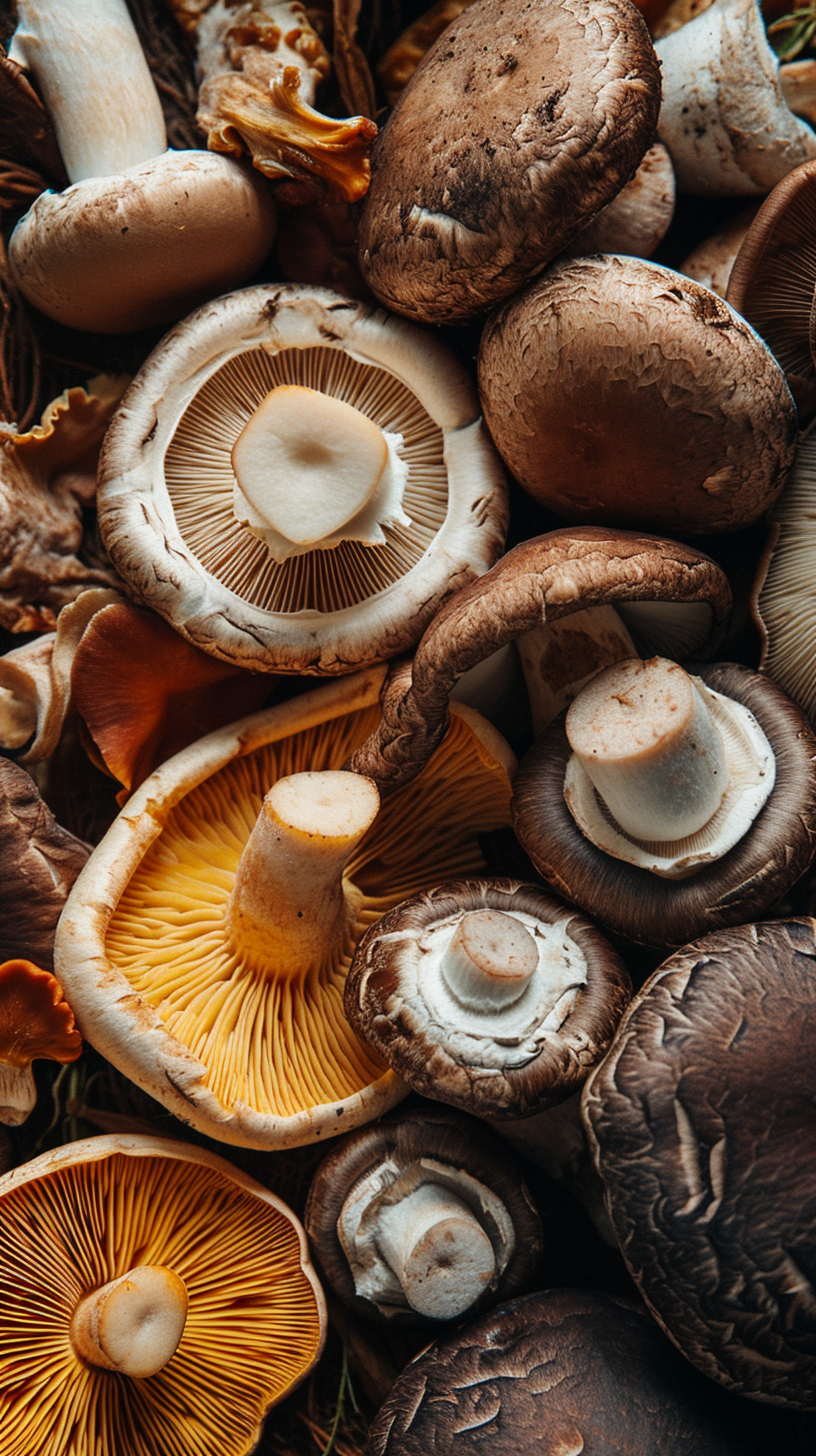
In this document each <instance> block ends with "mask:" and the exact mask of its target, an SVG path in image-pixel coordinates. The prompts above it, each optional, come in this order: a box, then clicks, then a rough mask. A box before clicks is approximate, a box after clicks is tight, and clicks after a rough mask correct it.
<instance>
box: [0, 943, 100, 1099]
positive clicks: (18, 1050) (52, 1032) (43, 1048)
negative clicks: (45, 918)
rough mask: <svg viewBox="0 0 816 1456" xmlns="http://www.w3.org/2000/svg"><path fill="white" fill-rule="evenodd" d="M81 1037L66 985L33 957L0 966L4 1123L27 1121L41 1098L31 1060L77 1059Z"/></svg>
mask: <svg viewBox="0 0 816 1456" xmlns="http://www.w3.org/2000/svg"><path fill="white" fill-rule="evenodd" d="M81 1052H82V1037H81V1036H80V1034H79V1032H78V1031H77V1028H76V1026H75V1025H74V1013H73V1011H72V1010H71V1008H70V1006H69V1005H68V1002H67V1001H66V1000H65V997H64V995H63V991H62V986H61V985H60V983H59V981H58V980H57V978H56V976H52V975H51V972H50V971H41V970H40V968H39V966H35V965H33V964H32V963H31V961H21V960H14V961H4V963H3V964H2V965H0V1122H4V1123H7V1124H8V1125H9V1126H11V1127H15V1126H17V1125H18V1124H19V1123H21V1122H25V1120H26V1118H27V1117H28V1114H29V1113H30V1112H32V1111H33V1109H34V1107H35V1105H36V1101H37V1088H36V1084H35V1082H34V1075H33V1072H32V1070H31V1063H32V1062H33V1061H35V1060H36V1059H38V1058H40V1057H47V1058H49V1059H50V1060H51V1061H54V1062H63V1063H68V1062H75V1061H76V1059H77V1057H78V1056H79V1055H80V1054H81Z"/></svg>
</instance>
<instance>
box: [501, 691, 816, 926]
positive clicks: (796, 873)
mask: <svg viewBox="0 0 816 1456" xmlns="http://www.w3.org/2000/svg"><path fill="white" fill-rule="evenodd" d="M694 673H695V676H697V677H699V678H700V679H701V681H702V682H703V683H704V684H705V685H706V686H707V687H708V688H710V689H711V690H712V691H714V692H717V693H721V694H723V696H724V697H726V698H730V699H732V700H733V701H734V702H736V703H739V704H742V705H743V706H744V707H745V708H747V709H748V710H749V712H750V713H751V714H752V715H753V717H754V719H756V722H757V723H758V724H759V727H760V728H761V729H762V731H763V733H764V735H765V737H766V738H767V740H768V742H769V744H770V746H771V749H772V750H773V755H774V758H775V765H776V768H775V772H776V779H775V783H774V787H773V790H772V792H771V794H770V796H769V797H768V798H767V799H766V801H765V803H764V805H763V806H762V808H760V810H759V812H758V813H757V814H756V817H755V818H754V819H753V822H752V824H751V827H750V828H749V829H748V831H747V833H745V834H744V835H743V836H742V838H740V839H739V840H738V842H737V843H736V844H735V845H734V847H733V848H732V849H730V850H729V851H728V852H727V853H726V854H725V855H724V856H723V857H722V858H720V859H715V860H714V861H713V862H708V863H705V862H704V863H703V864H702V865H701V866H700V867H699V868H697V869H695V871H694V872H693V873H692V874H690V875H689V876H688V878H685V879H670V878H663V877H662V876H661V875H659V874H657V873H652V871H651V870H649V869H646V868H642V867H641V866H640V865H638V864H635V863H627V862H625V861H624V860H621V859H619V858H615V857H613V855H612V854H610V853H607V852H606V851H605V850H604V849H601V848H599V847H598V846H597V845H596V844H593V843H592V842H591V841H590V840H589V839H588V838H586V837H585V835H584V834H583V833H582V832H581V830H580V829H579V828H578V825H577V824H576V822H575V819H574V818H573V816H572V814H571V812H570V809H569V807H568V805H567V801H566V798H565V780H566V774H567V764H568V761H569V759H570V756H571V748H570V745H569V741H568V739H567V735H566V731H565V727H564V720H563V719H560V720H558V721H557V722H556V723H554V724H553V725H552V726H551V727H550V728H548V729H547V730H546V732H545V733H543V734H542V735H541V737H540V738H538V739H537V740H536V743H535V744H534V746H533V747H532V748H531V749H530V751H529V753H527V754H526V755H525V757H524V759H523V760H522V762H521V764H520V766H519V770H518V773H517V774H516V777H515V780H514V784H513V823H514V828H515V831H516V835H517V837H518V839H519V840H520V841H521V843H522V845H523V846H524V848H525V850H526V851H527V853H528V854H529V856H530V858H531V859H532V861H533V864H534V865H535V867H536V869H537V870H538V871H539V873H540V874H541V875H543V877H544V879H545V880H547V881H548V882H549V884H551V885H552V886H553V888H554V889H555V890H557V891H558V893H559V894H561V895H564V896H565V897H566V898H567V899H568V900H570V901H572V902H573V903H574V904H576V905H578V906H579V907H580V908H581V909H582V910H583V911H584V912H585V913H586V914H587V915H591V916H593V918H595V919H597V920H599V921H600V922H601V924H602V925H604V926H606V928H607V929H609V930H610V931H614V932H616V933H618V934H620V935H624V936H626V937H627V938H628V939H630V940H633V941H637V942H639V943H641V944H645V945H654V946H673V945H683V944H684V943H685V942H686V941H688V940H689V939H691V938H693V937H694V936H696V935H701V934H705V933H706V932H707V931H709V930H712V929H719V928H720V927H724V926H729V925H734V924H737V923H739V922H740V921H744V920H746V919H748V918H749V917H750V916H751V915H752V914H762V913H763V912H764V911H765V910H769V909H770V908H771V906H772V905H773V904H774V903H775V901H776V900H777V899H778V898H779V897H780V896H781V895H783V894H784V893H785V892H786V891H787V890H788V889H789V888H790V887H791V885H793V884H794V883H795V882H796V880H797V879H798V878H799V877H800V875H802V874H804V872H805V870H806V869H807V867H808V865H809V864H810V862H811V860H812V857H813V854H814V852H816V737H814V736H813V734H812V733H811V730H810V729H809V727H808V725H807V722H806V720H805V718H804V716H803V715H802V713H801V712H800V711H799V710H798V709H797V708H796V706H795V704H794V703H792V702H791V700H790V699H789V698H788V697H786V695H785V694H784V693H783V692H782V691H781V690H780V689H779V688H778V687H777V686H776V684H775V683H773V682H772V681H771V680H770V678H767V677H765V676H763V675H762V674H761V673H755V672H752V671H750V670H749V669H748V668H744V667H739V666H737V665H736V664H733V663H726V664H715V665H709V666H696V667H695V668H694ZM637 842H638V844H639V845H640V847H641V848H643V849H644V850H645V851H647V853H651V855H652V856H655V855H657V854H658V853H659V852H660V851H665V853H667V854H668V853H669V850H668V849H667V848H666V846H661V845H655V844H651V843H643V844H641V841H640V840H638V841H637ZM689 844H691V848H692V850H694V849H696V848H697V845H696V844H695V842H694V840H693V838H691V839H690V840H688V841H685V842H684V849H687V848H688V845H689Z"/></svg>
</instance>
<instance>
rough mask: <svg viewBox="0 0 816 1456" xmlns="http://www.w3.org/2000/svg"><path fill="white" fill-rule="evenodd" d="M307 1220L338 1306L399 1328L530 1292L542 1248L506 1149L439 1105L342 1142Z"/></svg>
mask: <svg viewBox="0 0 816 1456" xmlns="http://www.w3.org/2000/svg"><path fill="white" fill-rule="evenodd" d="M304 1222H305V1225H306V1232H307V1234H308V1235H309V1238H310V1240H311V1243H312V1248H313V1250H314V1252H315V1254H316V1255H317V1259H318V1262H319V1264H320V1266H321V1268H322V1270H323V1274H324V1276H325V1278H326V1279H327V1281H328V1283H329V1284H330V1285H331V1287H332V1289H333V1290H334V1291H335V1293H336V1294H337V1295H338V1296H339V1298H340V1299H341V1300H342V1301H343V1303H344V1304H347V1305H349V1306H350V1307H351V1308H353V1309H356V1310H357V1311H358V1312H359V1313H360V1314H364V1315H366V1316H368V1317H369V1318H374V1319H387V1320H389V1321H390V1322H395V1323H405V1322H416V1321H417V1320H421V1319H458V1318H460V1317H461V1316H462V1315H464V1314H469V1315H470V1314H476V1313H477V1312H480V1311H482V1310H483V1309H485V1308H487V1307H488V1306H489V1305H492V1304H496V1303H497V1302H498V1301H499V1300H500V1299H506V1298H508V1297H509V1296H510V1295H512V1294H516V1293H518V1292H519V1291H520V1290H524V1289H525V1288H529V1285H530V1282H531V1280H532V1277H533V1275H534V1273H535V1271H536V1267H537V1265H538V1263H539V1260H540V1257H541V1250H542V1241H543V1236H542V1229H541V1220H540V1218H539V1216H538V1213H537V1212H536V1209H535V1206H534V1204H533V1201H532V1199H531V1197H530V1194H529V1192H528V1190H527V1186H526V1184H525V1182H524V1179H523V1176H522V1173H521V1167H520V1165H519V1164H518V1163H517V1162H516V1159H515V1158H514V1157H513V1156H512V1155H511V1154H510V1153H509V1151H508V1149H507V1147H506V1145H505V1144H503V1143H502V1142H501V1141H500V1139H499V1138H494V1137H493V1136H492V1135H491V1134H490V1133H489V1132H487V1130H486V1129H485V1127H484V1125H483V1124H481V1123H478V1122H476V1121H474V1120H472V1119H470V1118H466V1117H462V1116H460V1115H459V1114H457V1113H455V1112H446V1111H442V1110H441V1109H440V1110H435V1109H422V1110H421V1111H418V1112H409V1113H404V1114H403V1115H402V1116H400V1117H396V1118H389V1119H387V1120H386V1121H384V1122H380V1123H377V1124H375V1125H374V1126H371V1127H366V1128H361V1129H360V1131H359V1132H356V1133H352V1134H351V1135H350V1136H349V1137H346V1138H343V1139H342V1141H341V1142H339V1143H338V1144H337V1145H336V1147H334V1148H333V1150H332V1151H331V1153H329V1155H328V1157H326V1158H324V1160H323V1162H322V1163H321V1164H320V1167H319V1168H318V1170H317V1173H316V1174H315V1177H314V1180H313V1182H312V1186H311V1188H310V1190H309V1199H308V1202H307V1205H306V1213H305V1216H304Z"/></svg>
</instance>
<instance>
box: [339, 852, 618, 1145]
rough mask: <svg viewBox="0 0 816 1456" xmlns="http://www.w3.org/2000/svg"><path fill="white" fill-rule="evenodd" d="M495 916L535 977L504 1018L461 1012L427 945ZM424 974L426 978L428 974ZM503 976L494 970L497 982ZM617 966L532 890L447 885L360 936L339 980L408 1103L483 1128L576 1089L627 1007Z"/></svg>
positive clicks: (352, 1016)
mask: <svg viewBox="0 0 816 1456" xmlns="http://www.w3.org/2000/svg"><path fill="white" fill-rule="evenodd" d="M486 910H487V911H490V912H493V913H494V914H495V913H496V912H498V917H497V918H498V919H500V920H503V921H509V923H510V925H511V926H516V927H519V928H520V929H521V932H522V934H524V935H525V939H526V938H529V940H530V944H531V946H532V948H533V952H534V955H535V958H536V962H537V964H536V966H535V968H534V970H533V972H532V974H531V976H530V979H529V981H528V983H527V984H526V985H525V986H524V987H523V988H521V987H516V986H513V987H512V988H511V989H510V994H511V995H515V996H516V998H517V999H516V1000H514V1001H513V1002H512V1003H511V1004H509V1005H508V1006H507V1007H506V1008H505V1007H499V1006H496V1007H492V1006H489V1005H485V1006H484V1007H479V1008H477V1009H475V1010H474V1009H473V1008H471V1007H469V1006H466V1005H464V1004H461V1003H460V1001H459V1000H458V999H457V996H456V991H455V987H454V989H453V990H452V989H451V988H450V986H449V984H448V981H446V979H445V974H444V971H443V972H442V973H441V975H440V973H439V972H438V970H437V967H436V962H437V961H438V959H439V952H438V951H437V952H436V954H434V952H433V950H432V949H431V945H432V941H433V939H434V938H436V940H437V943H439V937H440V936H441V937H442V942H444V943H445V944H446V945H447V943H448V931H449V930H453V931H454V933H455V928H456V927H461V925H462V924H463V923H465V919H466V917H468V916H473V915H479V914H480V912H484V911H486ZM432 962H433V963H434V968H433V970H431V968H430V967H431V963H432ZM506 969H507V967H506V966H505V965H504V964H503V965H502V966H501V967H499V968H497V970H498V971H499V972H500V971H504V970H506ZM630 990H631V988H630V982H629V976H628V973H627V971H626V968H625V967H624V965H623V963H622V961H621V960H620V957H619V956H618V955H617V953H616V952H615V951H614V950H613V949H612V947H611V946H610V945H609V943H608V942H607V941H606V940H605V939H604V937H603V936H602V935H601V934H600V933H599V932H598V931H597V930H596V929H595V927H594V926H593V925H590V923H589V921H587V920H584V919H583V917H582V916H578V915H574V914H573V913H572V912H571V911H569V910H567V909H565V907H564V905H562V903H561V902H560V901H559V900H556V899H555V897H554V896H552V895H550V894H548V893H547V892H546V891H542V890H540V889H539V888H538V887H537V886H536V885H524V884H522V883H521V882H520V881H518V880H459V881H453V882H449V883H447V884H445V885H440V886H439V887H438V888H436V889H433V890H429V891H427V892H426V893H425V894H420V895H414V896H413V898H412V899H410V900H405V901H403V903H402V904H401V905H398V906H397V907H396V908H395V909H394V910H391V911H390V912H389V913H388V914H387V915H384V916H383V918H382V920H380V921H378V922H377V923H376V924H375V925H372V926H371V927H370V929H369V930H367V931H366V934H365V935H364V936H363V938H362V940H361V941H360V943H359V945H358V947H357V950H356V952H355V956H354V960H353V961H352V964H351V968H350V970H349V974H348V976H347V978H346V989H345V1009H346V1016H347V1017H348V1019H349V1021H350V1022H351V1024H352V1026H354V1027H355V1028H356V1030H357V1031H358V1032H359V1034H360V1035H361V1036H362V1037H363V1038H364V1039H365V1041H367V1042H368V1044H369V1045H370V1046H372V1047H374V1048H375V1050H376V1051H377V1052H379V1054H380V1056H382V1057H383V1058H384V1059H385V1060H386V1061H387V1062H388V1064H389V1066H391V1067H392V1068H393V1070H394V1071H395V1072H396V1073H397V1075H398V1076H399V1077H401V1078H402V1080H403V1081H404V1082H407V1083H408V1086H409V1087H412V1088H413V1089H414V1091H415V1092H420V1093H422V1094H423V1095H424V1096H425V1097H430V1098H432V1099H434V1100H436V1101H439V1102H448V1103H451V1104H452V1105H453V1106H454V1107H461V1108H462V1109H463V1110H464V1111H466V1112H474V1113H477V1114H479V1115H480V1116H483V1117H509V1118H514V1117H529V1116H531V1115H533V1114H534V1113H536V1112H540V1111H541V1110H542V1109H543V1108H545V1107H549V1106H551V1105H552V1104H553V1103H557V1102H561V1101H563V1100H564V1099H565V1098H566V1097H568V1096H569V1095H570V1094H571V1093H572V1092H574V1091H575V1090H576V1088H578V1087H580V1086H581V1084H582V1083H583V1081H584V1078H585V1077H586V1075H587V1072H588V1070H589V1068H590V1067H591V1066H592V1065H594V1063H595V1062H596V1061H597V1060H600V1058H601V1057H602V1056H603V1054H604V1051H605V1050H606V1048H607V1047H608V1045H609V1043H610V1041H611V1039H612V1037H613V1036H614V1033H615V1028H616V1026H617V1024H618V1021H619V1019H620V1015H621V1012H622V1011H623V1008H624V1007H625V1005H626V1003H627V1001H628V999H629V995H630Z"/></svg>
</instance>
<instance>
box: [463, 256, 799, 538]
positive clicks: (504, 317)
mask: <svg viewBox="0 0 816 1456" xmlns="http://www.w3.org/2000/svg"><path fill="white" fill-rule="evenodd" d="M479 388H480V392H481V396H482V404H483V406H484V411H485V419H486V421H487V424H488V428H489V429H490V432H491V434H492V436H493V439H494V441H495V443H496V445H497V447H498V450H499V453H500V454H501V455H502V457H503V459H504V461H505V463H506V464H507V465H508V467H509V469H510V470H511V471H512V472H513V474H514V475H515V476H516V477H517V479H518V480H519V482H520V483H521V485H523V486H524V488H525V490H527V491H529V493H530V494H531V495H532V496H533V497H534V498H535V499H536V500H538V501H540V502H541V503H542V504H543V505H546V506H547V507H548V508H549V509H550V510H553V511H555V512H556V513H557V514H558V515H561V516H566V517H567V518H568V519H570V520H572V521H588V520H589V521H592V522H603V521H608V522H616V523H618V524H619V525H622V526H632V525H636V526H638V527H646V528H647V529H649V530H657V531H667V532H669V533H671V534H672V535H674V534H680V535H699V534H700V533H701V532H712V531H732V530H735V529H737V528H738V527H740V526H745V525H748V524H749V522H751V521H754V520H756V519H757V518H758V517H759V516H760V515H762V513H763V511H765V510H767V508H768V506H770V505H771V504H772V502H773V500H774V498H775V497H776V495H777V494H778V493H779V491H780V490H781V488H782V485H783V484H784V481H785V477H786V475H787V472H788V470H789V468H790V465H791V463H792V460H793V452H794V446H795V440H796V428H797V419H796V408H795V406H794V403H793V399H792V397H791V395H790V391H789V389H788V387H787V385H786V383H785V379H784V375H783V373H782V371H781V369H780V368H779V366H778V364H777V363H776V361H775V360H774V358H773V356H772V354H771V353H770V352H769V350H768V349H767V348H765V347H763V345H762V342H761V340H760V339H759V338H758V336H757V335H756V334H755V333H754V331H753V330H752V329H751V328H750V327H749V326H748V325H747V324H746V323H745V322H744V320H743V319H741V318H740V317H739V316H738V315H737V314H736V313H735V312H734V310H733V309H731V308H729V307H728V305H727V304H725V303H724V302H723V300H722V299H721V298H718V297H717V296H716V295H715V294H713V293H710V292H708V290H707V289H705V288H702V287H701V286H700V285H699V284H697V283H694V282H693V281H692V280H691V279H689V278H684V277H683V276H682V275H681V274H679V273H675V272H673V271H672V270H671V269H668V268H663V267H661V266H659V265H658V264H656V263H652V262H648V261H646V260H644V259H641V258H627V257H618V256H614V255H608V256H602V257H594V258H578V259H574V260H572V261H569V262H566V263H562V264H560V265H558V266H557V267H555V268H553V269H551V270H550V271H549V272H548V273H547V274H546V276H545V277H543V278H541V279H540V280H539V281H538V282H536V283H535V284H533V285H531V286H530V287H529V288H528V289H527V290H526V291H525V292H524V293H522V294H520V295H519V296H518V297H516V298H513V299H510V300H509V301H508V302H507V303H505V304H504V305H503V306H502V307H501V308H500V309H498V310H497V311H496V312H495V313H494V314H493V315H492V316H491V318H490V319H489V320H488V323H487V326H486V328H485V332H484V335H483V338H482V343H481V347H480V351H479Z"/></svg>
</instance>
